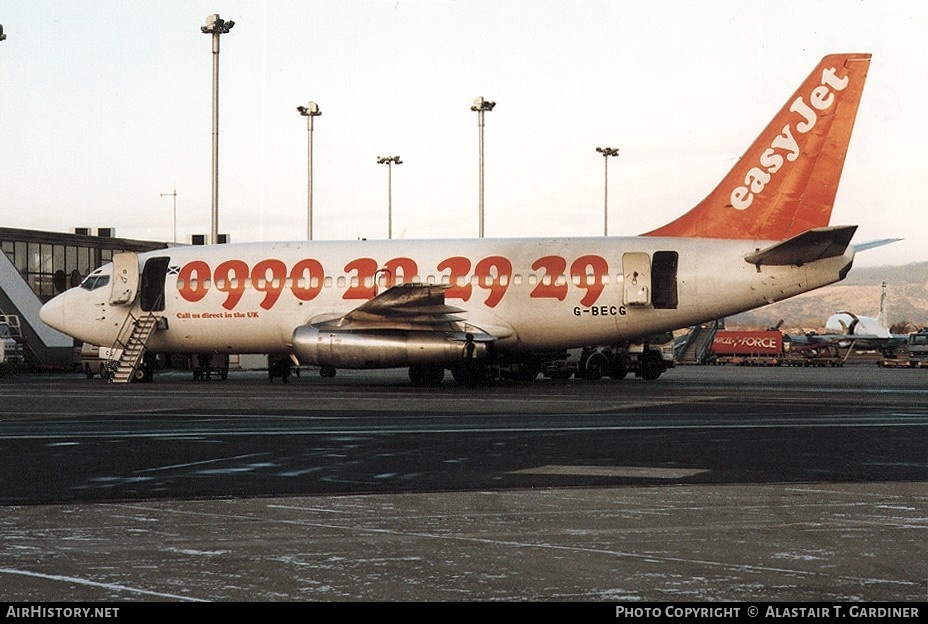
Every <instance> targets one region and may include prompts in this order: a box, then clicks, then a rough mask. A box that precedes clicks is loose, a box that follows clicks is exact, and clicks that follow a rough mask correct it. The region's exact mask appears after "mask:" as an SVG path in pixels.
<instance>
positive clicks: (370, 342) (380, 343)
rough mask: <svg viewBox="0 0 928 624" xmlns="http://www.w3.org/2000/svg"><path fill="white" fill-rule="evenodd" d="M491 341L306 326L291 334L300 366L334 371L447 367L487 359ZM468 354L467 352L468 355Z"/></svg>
mask: <svg viewBox="0 0 928 624" xmlns="http://www.w3.org/2000/svg"><path fill="white" fill-rule="evenodd" d="M493 340H495V338H494V337H493V336H490V335H487V334H470V339H468V334H465V333H463V332H427V331H407V330H373V331H352V330H338V329H335V330H326V329H317V328H315V327H312V326H310V325H302V326H300V327H297V328H296V329H295V330H294V332H293V353H294V354H295V355H296V357H297V358H298V359H299V361H300V363H301V364H308V365H311V366H332V367H334V368H398V367H402V366H411V365H414V364H447V365H451V364H454V363H455V362H460V361H461V360H462V359H465V358H468V357H470V358H473V359H483V358H486V357H487V354H488V350H489V345H490V344H491V343H492V342H493ZM468 352H469V353H468Z"/></svg>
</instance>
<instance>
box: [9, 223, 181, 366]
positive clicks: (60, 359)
mask: <svg viewBox="0 0 928 624" xmlns="http://www.w3.org/2000/svg"><path fill="white" fill-rule="evenodd" d="M168 246H169V245H168V243H162V242H154V241H140V240H131V239H126V238H117V237H116V236H115V232H114V230H113V229H112V228H74V230H73V231H72V233H70V234H63V233H56V232H40V231H36V230H21V229H14V228H3V227H0V249H2V250H3V253H2V254H0V323H3V324H5V325H7V328H8V329H9V330H11V333H12V334H13V337H14V338H15V339H16V341H17V343H18V344H19V346H20V348H21V354H22V358H23V360H24V364H25V365H26V366H27V367H29V368H38V369H49V370H69V369H70V368H71V367H72V366H73V362H74V347H75V344H74V341H73V339H72V338H71V337H69V336H66V335H64V334H62V333H60V332H58V331H55V330H54V329H51V328H50V327H48V326H47V325H45V324H44V323H43V322H42V321H41V320H40V319H39V310H40V309H41V307H42V304H43V303H45V302H46V301H48V300H50V299H51V298H52V297H54V296H55V295H57V294H59V293H61V292H64V291H65V290H67V289H69V288H73V287H74V286H77V285H78V284H80V283H81V281H82V280H83V279H84V278H85V277H86V276H87V275H89V274H90V273H91V272H92V271H95V270H96V269H98V268H99V267H101V266H103V265H104V264H107V263H109V262H110V261H111V260H112V258H113V254H115V253H119V252H122V251H134V252H139V253H140V252H145V251H152V250H155V249H165V248H167V247H168Z"/></svg>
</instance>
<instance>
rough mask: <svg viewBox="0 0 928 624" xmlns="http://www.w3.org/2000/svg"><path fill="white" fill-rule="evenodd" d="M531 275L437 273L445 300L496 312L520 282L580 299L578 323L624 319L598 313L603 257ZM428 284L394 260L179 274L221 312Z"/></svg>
mask: <svg viewBox="0 0 928 624" xmlns="http://www.w3.org/2000/svg"><path fill="white" fill-rule="evenodd" d="M531 267H532V271H531V272H530V273H529V274H527V275H518V274H516V273H515V272H514V270H513V263H512V261H511V260H509V259H508V258H506V257H505V256H498V255H492V256H486V257H484V258H481V259H479V260H477V261H476V262H475V261H473V260H471V259H470V258H467V257H464V256H452V257H449V258H446V259H444V260H442V261H441V262H439V263H438V264H437V266H436V267H435V270H434V272H433V274H437V276H438V277H437V280H438V281H440V283H442V284H446V285H448V288H447V290H446V291H445V299H446V300H448V299H458V300H462V301H470V300H472V299H474V300H479V301H481V302H482V303H483V304H484V305H485V306H487V307H488V308H494V307H496V306H497V305H499V304H500V302H501V301H502V300H503V299H504V297H506V295H507V293H508V292H510V290H509V287H510V285H511V284H513V283H514V282H519V283H521V282H522V280H526V281H527V283H528V284H529V285H530V286H532V289H531V292H529V297H530V298H532V299H557V300H558V301H564V300H565V299H567V298H568V296H579V297H580V307H578V308H577V310H580V311H579V312H575V314H576V315H577V316H581V315H590V316H615V315H617V314H618V315H624V314H625V309H624V307H622V306H596V305H595V304H596V302H597V301H598V300H599V299H600V297H601V296H602V293H603V291H604V290H605V288H606V285H607V284H608V283H609V263H608V261H607V260H606V259H605V258H603V257H602V256H598V255H594V254H587V255H582V256H580V257H578V258H575V259H573V260H572V261H568V260H567V259H566V258H563V257H561V256H544V257H542V258H539V259H537V260H536V261H535V262H533V263H532V265H531ZM417 281H422V277H421V273H420V267H419V266H418V264H417V262H416V261H415V260H413V259H412V258H406V257H399V258H392V259H390V260H388V261H386V262H384V263H380V262H378V261H377V260H376V259H374V258H367V257H364V258H355V259H354V260H351V261H350V262H348V263H347V264H345V266H344V267H343V269H342V271H340V272H339V273H337V274H332V273H331V272H327V271H326V270H325V268H324V267H323V264H322V262H320V261H319V260H316V259H314V258H303V259H300V260H298V261H296V262H295V263H294V264H293V265H292V266H289V265H288V264H287V263H286V262H285V261H283V260H281V259H278V258H267V259H264V260H260V261H258V262H256V263H255V264H254V265H249V263H247V262H245V261H244V260H240V259H234V258H233V259H229V260H224V261H223V262H221V263H219V264H218V265H216V266H215V267H213V266H211V265H210V264H209V263H208V262H206V261H205V260H192V261H190V262H188V263H186V264H185V265H183V266H182V267H181V268H180V269H179V270H178V271H177V291H178V293H179V294H180V296H181V297H182V298H183V299H184V300H185V301H189V302H191V303H197V302H200V301H202V300H203V299H204V298H205V297H206V296H207V295H208V294H209V293H210V292H211V291H214V292H218V293H221V294H222V295H223V296H224V300H223V301H222V303H221V305H222V307H223V308H225V309H226V310H229V311H232V310H234V309H235V308H236V306H238V305H239V303H240V301H241V300H242V297H243V296H244V295H245V293H246V292H247V291H249V290H250V291H255V292H258V293H259V294H260V295H261V300H260V301H259V303H258V305H259V306H260V307H261V308H263V309H265V310H270V309H272V308H273V307H274V306H275V305H276V304H277V302H278V301H280V300H281V298H282V297H287V298H293V299H296V300H297V301H301V302H305V301H312V300H313V299H315V298H316V297H318V296H319V294H320V293H321V292H322V291H323V289H324V288H327V287H338V288H340V289H341V290H342V291H343V292H342V299H346V300H352V299H358V300H368V299H372V298H373V297H376V296H377V294H378V293H379V292H383V291H384V290H386V289H387V288H390V287H392V286H394V285H396V284H399V283H404V282H406V283H408V282H417Z"/></svg>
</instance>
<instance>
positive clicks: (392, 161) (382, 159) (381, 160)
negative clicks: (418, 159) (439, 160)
mask: <svg viewBox="0 0 928 624" xmlns="http://www.w3.org/2000/svg"><path fill="white" fill-rule="evenodd" d="M377 164H378V165H386V166H387V238H393V165H402V164H403V161H402V160H400V157H399V156H379V157H378V158H377Z"/></svg>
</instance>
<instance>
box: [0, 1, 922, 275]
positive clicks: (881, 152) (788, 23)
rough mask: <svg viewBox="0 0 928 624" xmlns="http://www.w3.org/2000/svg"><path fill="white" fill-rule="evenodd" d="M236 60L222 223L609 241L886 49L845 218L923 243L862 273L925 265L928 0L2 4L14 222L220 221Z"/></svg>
mask: <svg viewBox="0 0 928 624" xmlns="http://www.w3.org/2000/svg"><path fill="white" fill-rule="evenodd" d="M211 13H219V14H220V15H221V17H222V18H224V19H231V20H234V21H235V26H234V28H233V29H232V31H231V32H230V33H229V34H228V35H223V36H222V43H221V46H222V48H221V54H220V85H221V86H220V202H219V205H220V219H219V229H220V231H221V232H224V233H228V234H230V235H231V237H232V240H233V241H234V242H243V241H252V240H276V239H299V238H305V236H306V212H307V206H306V203H307V202H306V183H307V179H306V178H307V171H306V169H307V162H306V161H307V153H306V152H307V131H306V119H305V118H304V117H301V116H300V115H299V113H298V112H297V110H296V107H297V106H298V105H301V104H305V103H307V102H308V101H310V100H312V101H315V102H318V104H319V106H320V107H321V109H322V113H323V114H322V116H321V117H318V118H316V121H315V126H314V128H315V129H314V132H313V156H314V215H315V218H314V234H315V236H314V237H315V238H316V239H325V240H335V239H355V238H359V237H367V238H386V236H387V167H386V166H384V165H378V164H377V157H378V156H390V155H399V156H401V158H402V160H403V164H402V165H399V166H395V167H394V168H393V237H394V238H410V239H412V238H416V239H421V238H452V237H472V236H476V235H477V227H478V225H477V224H478V217H477V206H478V167H477V162H478V128H477V115H476V113H474V112H472V111H471V110H470V106H471V104H472V102H473V100H474V98H475V97H477V96H484V97H485V98H486V99H488V100H492V101H495V102H496V103H497V106H496V108H495V109H494V110H493V111H492V112H490V113H487V114H486V127H485V140H486V147H485V155H486V169H485V176H486V177H485V188H486V191H485V206H486V225H485V230H486V236H487V237H503V236H513V237H523V236H526V237H527V236H598V235H601V234H602V228H603V225H602V221H603V181H604V172H603V157H602V156H601V155H600V154H598V153H596V151H595V148H596V147H598V146H599V147H601V146H609V147H617V148H619V149H620V155H619V157H618V158H613V159H610V162H609V213H610V228H609V231H610V234H611V235H635V234H639V233H641V232H644V231H648V230H650V229H653V228H655V227H658V226H660V225H663V224H664V223H666V222H668V221H670V220H672V219H673V218H675V217H677V216H678V215H680V214H682V213H683V212H685V211H686V210H688V209H689V208H690V207H692V206H693V205H694V204H695V203H697V202H698V201H699V200H701V199H702V198H703V197H704V196H705V195H706V194H708V192H709V191H710V190H712V188H713V187H714V186H715V185H716V184H717V182H718V181H719V180H720V179H721V177H722V175H723V174H724V173H725V172H726V171H727V170H728V169H729V168H730V167H731V165H732V164H733V162H734V161H735V160H736V159H737V158H738V157H740V156H741V155H742V154H743V152H744V150H745V149H746V148H747V147H748V145H749V144H750V142H751V141H752V140H753V139H754V137H756V136H757V134H758V133H759V132H760V131H761V130H762V129H763V128H764V126H766V124H767V122H768V121H769V120H770V119H771V118H772V117H773V115H774V113H775V112H776V111H777V110H778V109H779V108H780V106H781V105H782V104H783V103H784V102H785V101H786V100H787V98H788V97H789V96H790V95H791V94H792V93H793V91H794V90H795V89H796V88H797V87H798V86H799V84H800V82H801V81H802V80H803V79H804V78H805V77H806V76H807V75H808V74H809V72H810V71H811V70H812V69H813V68H814V67H815V65H816V63H817V62H818V61H819V60H820V59H821V57H823V56H825V55H826V54H829V53H834V52H871V53H872V54H873V60H872V63H871V67H870V75H869V78H868V81H867V85H866V87H865V89H864V95H863V101H862V103H861V106H860V110H859V113H858V118H857V125H856V126H855V130H854V135H853V137H852V140H851V146H850V152H849V154H848V159H847V162H846V165H845V169H844V177H843V179H842V182H841V186H840V189H839V192H838V197H837V201H836V206H835V210H834V213H833V215H832V223H833V224H858V225H859V226H860V229H859V230H858V234H857V236H856V238H855V241H857V242H865V241H868V240H873V239H879V238H886V237H904V238H905V239H906V240H905V241H903V242H900V243H896V244H894V245H890V246H888V247H885V248H882V249H877V250H872V251H868V252H865V253H861V254H860V255H859V256H858V263H859V264H862V265H874V264H886V263H890V264H901V263H906V262H914V261H924V260H928V252H926V251H925V241H926V240H928V209H926V206H925V202H924V200H923V199H922V193H921V189H922V188H924V186H925V170H926V165H925V159H926V151H928V149H926V140H928V120H926V114H928V72H926V71H925V68H924V62H925V60H926V59H928V31H926V26H928V3H926V2H923V1H911V2H909V1H900V0H896V1H893V0H889V1H887V0H881V1H879V2H875V1H869V0H863V1H859V0H858V1H850V0H842V1H822V2H814V1H809V0H805V1H788V0H786V1H784V0H780V1H778V2H733V1H723V0H709V1H703V2H696V1H687V2H683V1H657V2H640V1H633V2H632V1H628V2H626V1H610V2H542V1H534V0H533V1H531V2H522V1H510V2H507V1H499V0H497V1H490V2H476V1H457V2H450V1H447V2H442V1H434V2H407V1H398V2H397V1H390V2H386V1H368V2H352V1H338V2H304V1H301V2H285V1H274V2H271V1H267V2H260V1H255V0H249V1H228V2H224V1H203V2H201V1H198V0H176V1H171V0H159V1H158V2H148V1H136V2H132V1H125V0H123V1H118V2H117V1H116V0H80V1H68V0H54V1H51V0H44V1H43V0H30V1H28V2H27V1H23V0H0V24H2V25H3V29H4V32H5V33H6V35H7V39H6V40H5V41H3V42H2V43H0V225H3V226H7V227H18V228H31V229H41V230H51V231H68V230H69V229H70V228H72V227H75V226H87V227H104V226H105V227H115V228H116V233H117V235H119V236H123V237H127V238H142V239H158V240H170V239H171V238H172V237H173V233H172V231H173V225H172V198H171V197H169V196H162V194H164V193H171V192H172V191H173V190H174V188H176V189H177V209H178V218H177V227H178V232H179V237H178V238H179V239H180V240H182V241H183V240H187V237H188V235H189V234H191V233H207V234H208V233H209V230H210V192H211V119H212V106H211V88H212V55H211V52H210V51H211V44H210V39H211V37H210V36H208V35H204V34H202V33H201V32H200V26H201V25H203V24H204V23H205V19H206V17H207V15H209V14H211Z"/></svg>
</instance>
